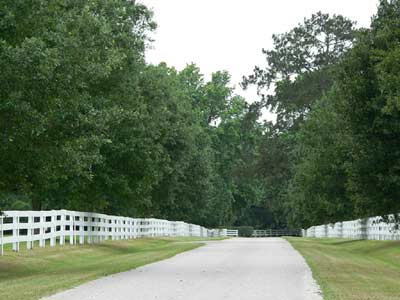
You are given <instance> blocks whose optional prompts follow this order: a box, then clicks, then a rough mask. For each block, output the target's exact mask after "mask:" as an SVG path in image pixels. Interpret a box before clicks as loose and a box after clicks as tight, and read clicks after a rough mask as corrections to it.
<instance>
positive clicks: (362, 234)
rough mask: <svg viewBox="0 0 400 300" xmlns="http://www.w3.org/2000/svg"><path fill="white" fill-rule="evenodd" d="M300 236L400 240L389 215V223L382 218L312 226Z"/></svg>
mask: <svg viewBox="0 0 400 300" xmlns="http://www.w3.org/2000/svg"><path fill="white" fill-rule="evenodd" d="M302 236H303V237H315V238H348V239H368V240H400V229H399V226H398V224H396V222H395V220H394V216H393V215H391V216H389V222H384V221H383V219H382V217H372V218H367V219H358V220H353V221H344V222H337V223H334V224H325V225H319V226H312V227H310V228H308V229H305V230H304V229H303V230H302Z"/></svg>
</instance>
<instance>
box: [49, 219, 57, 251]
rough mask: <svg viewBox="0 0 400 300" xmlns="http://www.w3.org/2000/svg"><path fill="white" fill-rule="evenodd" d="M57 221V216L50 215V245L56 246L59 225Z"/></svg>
mask: <svg viewBox="0 0 400 300" xmlns="http://www.w3.org/2000/svg"><path fill="white" fill-rule="evenodd" d="M56 221H57V216H55V215H53V214H52V215H51V216H50V247H54V246H55V245H56V237H55V235H56V232H57V230H56V229H57V227H56V225H55V224H56Z"/></svg>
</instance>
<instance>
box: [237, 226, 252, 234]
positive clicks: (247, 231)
mask: <svg viewBox="0 0 400 300" xmlns="http://www.w3.org/2000/svg"><path fill="white" fill-rule="evenodd" d="M237 229H238V231H239V236H242V237H251V236H252V234H253V230H254V227H252V226H239V227H237Z"/></svg>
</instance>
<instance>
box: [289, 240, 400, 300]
mask: <svg viewBox="0 0 400 300" xmlns="http://www.w3.org/2000/svg"><path fill="white" fill-rule="evenodd" d="M287 240H288V241H290V243H291V244H292V245H293V246H294V248H296V249H297V250H298V251H299V252H300V253H301V254H302V255H303V256H304V258H305V259H306V261H307V263H308V264H309V266H310V267H311V269H312V272H313V275H314V278H315V279H316V280H317V282H318V283H319V285H320V286H321V289H322V291H323V294H324V299H325V300H400V241H354V240H344V239H303V238H287Z"/></svg>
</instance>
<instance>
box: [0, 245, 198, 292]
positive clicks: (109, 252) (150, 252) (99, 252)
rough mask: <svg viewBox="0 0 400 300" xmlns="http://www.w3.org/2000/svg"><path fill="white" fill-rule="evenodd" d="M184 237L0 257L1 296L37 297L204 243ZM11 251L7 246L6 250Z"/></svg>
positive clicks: (9, 252)
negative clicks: (190, 241)
mask: <svg viewBox="0 0 400 300" xmlns="http://www.w3.org/2000/svg"><path fill="white" fill-rule="evenodd" d="M180 241H182V240H181V239H137V240H123V241H107V242H104V243H101V244H96V245H90V246H89V245H85V246H70V245H66V246H63V249H60V247H61V246H56V247H52V248H50V247H47V248H41V249H38V248H36V249H34V250H29V251H28V250H24V249H22V248H21V250H22V251H21V252H19V253H14V252H12V251H6V253H5V256H3V257H0V299H1V300H34V299H40V298H41V297H43V296H46V295H51V294H53V293H55V292H58V291H61V290H65V289H67V288H71V287H74V286H77V285H79V284H82V283H84V282H87V281H90V280H93V279H96V278H99V277H102V276H106V275H109V274H113V273H117V272H123V271H127V270H130V269H134V268H137V267H139V266H142V265H145V264H148V263H151V262H155V261H158V260H162V259H165V258H168V257H172V256H174V255H176V254H178V253H180V252H183V251H187V250H191V249H194V248H197V247H199V246H201V245H202V243H182V242H180ZM7 250H8V249H7Z"/></svg>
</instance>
